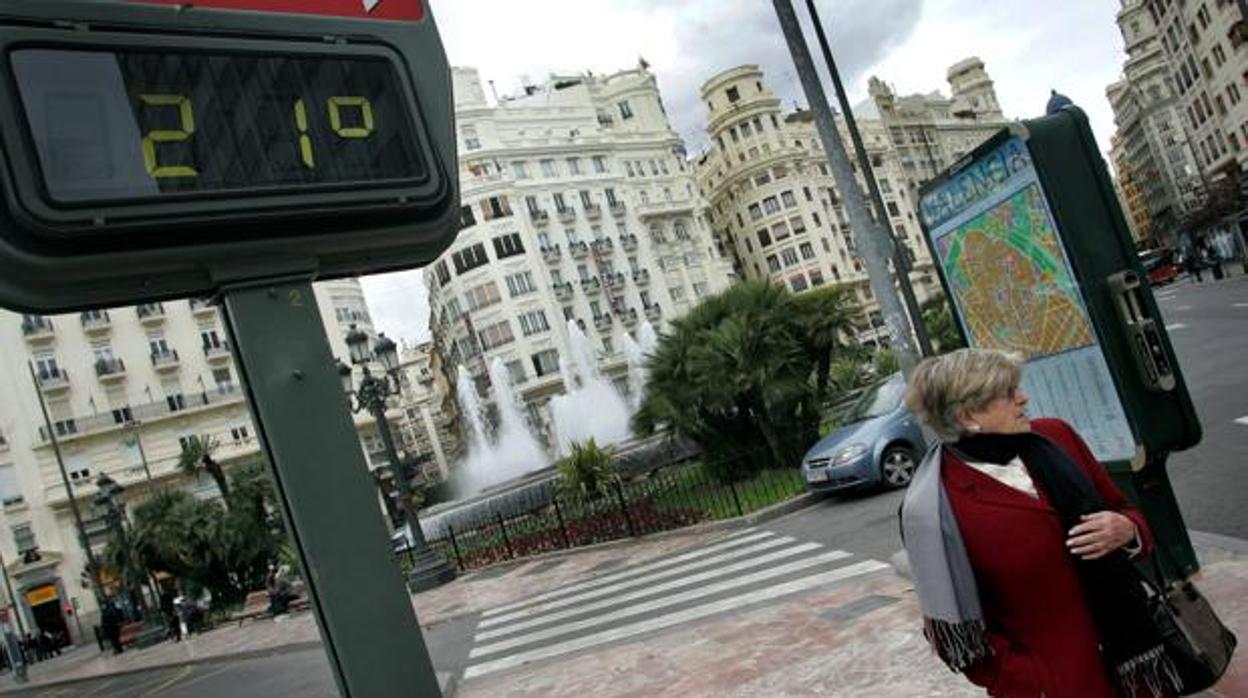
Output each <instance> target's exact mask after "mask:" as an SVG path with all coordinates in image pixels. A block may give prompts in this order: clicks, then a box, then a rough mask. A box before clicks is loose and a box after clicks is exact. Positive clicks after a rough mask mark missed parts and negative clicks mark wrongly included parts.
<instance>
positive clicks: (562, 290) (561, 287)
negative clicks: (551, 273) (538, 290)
mask: <svg viewBox="0 0 1248 698" xmlns="http://www.w3.org/2000/svg"><path fill="white" fill-rule="evenodd" d="M550 288H551V290H552V291H554V292H555V298H558V299H559V300H561V301H569V300H572V282H571V281H564V282H563V283H561V284H552V285H551V287H550Z"/></svg>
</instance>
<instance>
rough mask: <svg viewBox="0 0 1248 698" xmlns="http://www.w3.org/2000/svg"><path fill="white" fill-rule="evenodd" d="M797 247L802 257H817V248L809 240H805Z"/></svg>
mask: <svg viewBox="0 0 1248 698" xmlns="http://www.w3.org/2000/svg"><path fill="white" fill-rule="evenodd" d="M797 249H798V250H799V251H800V252H801V253H802V259H814V258H815V248H814V247H812V246H811V244H810V243H809V242H803V243H802V244H801V245H798V247H797Z"/></svg>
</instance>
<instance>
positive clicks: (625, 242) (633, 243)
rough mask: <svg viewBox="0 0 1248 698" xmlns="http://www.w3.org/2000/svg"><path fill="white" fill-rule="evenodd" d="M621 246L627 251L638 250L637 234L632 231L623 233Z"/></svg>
mask: <svg viewBox="0 0 1248 698" xmlns="http://www.w3.org/2000/svg"><path fill="white" fill-rule="evenodd" d="M620 247H623V248H624V251H625V252H632V251H633V250H636V249H637V236H636V235H633V234H632V233H625V234H624V235H621V236H620Z"/></svg>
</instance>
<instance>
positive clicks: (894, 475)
mask: <svg viewBox="0 0 1248 698" xmlns="http://www.w3.org/2000/svg"><path fill="white" fill-rule="evenodd" d="M916 467H918V463H917V462H916V461H915V459H914V452H913V451H911V450H910V449H909V448H907V447H905V446H890V447H889V448H888V450H886V451H884V457H883V458H881V459H880V475H881V479H882V480H883V484H884V486H885V487H890V488H895V487H905V486H906V485H908V484H910V479H911V478H912V477H914V469H915V468H916Z"/></svg>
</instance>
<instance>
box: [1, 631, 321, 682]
mask: <svg viewBox="0 0 1248 698" xmlns="http://www.w3.org/2000/svg"><path fill="white" fill-rule="evenodd" d="M322 646H323V645H322V643H321V641H320V640H315V641H313V640H308V641H304V642H294V643H291V644H289V645H278V646H276V647H266V648H264V649H255V650H246V651H243V652H234V653H232V654H218V655H213V656H211V657H199V658H196V659H184V660H181V661H176V662H168V663H165V664H159V665H154V666H146V667H130V668H128V669H122V670H120V671H110V672H105V673H100V674H92V675H90V676H78V677H75V678H72V679H61V680H59V681H58V680H52V681H37V680H32V681H28V682H26V683H24V684H22V685H20V686H12V687H9V688H4V689H0V695H16V694H20V693H23V692H25V691H32V690H35V689H48V688H65V687H68V686H75V685H77V684H80V683H86V682H88V681H98V680H100V679H102V678H106V677H107V678H116V677H121V676H132V675H134V674H142V673H146V672H149V671H155V670H157V669H177V668H180V667H185V666H197V665H200V664H222V663H225V662H234V661H239V660H245V659H257V658H261V657H277V656H281V655H283V654H293V653H295V652H302V651H304V650H309V649H319V648H320V647H322ZM131 651H133V650H131Z"/></svg>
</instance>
